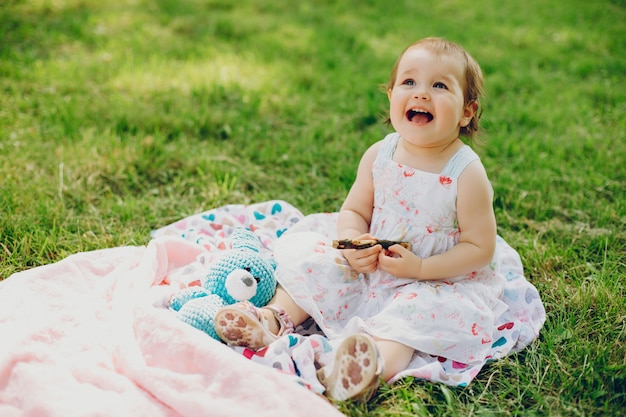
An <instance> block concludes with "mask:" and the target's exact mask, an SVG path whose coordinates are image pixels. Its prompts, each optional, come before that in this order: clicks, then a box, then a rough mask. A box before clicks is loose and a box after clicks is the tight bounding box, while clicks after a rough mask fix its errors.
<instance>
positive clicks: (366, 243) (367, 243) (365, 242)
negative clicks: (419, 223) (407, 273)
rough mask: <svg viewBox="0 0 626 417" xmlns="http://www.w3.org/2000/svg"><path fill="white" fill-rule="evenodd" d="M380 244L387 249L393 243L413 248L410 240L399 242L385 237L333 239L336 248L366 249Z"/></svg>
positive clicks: (409, 248)
mask: <svg viewBox="0 0 626 417" xmlns="http://www.w3.org/2000/svg"><path fill="white" fill-rule="evenodd" d="M375 245H380V246H382V247H383V248H385V249H389V247H390V246H393V245H401V246H404V247H405V248H406V249H408V250H412V246H411V244H410V243H409V242H398V241H395V240H385V239H342V240H333V248H336V249H365V248H371V247H372V246H375Z"/></svg>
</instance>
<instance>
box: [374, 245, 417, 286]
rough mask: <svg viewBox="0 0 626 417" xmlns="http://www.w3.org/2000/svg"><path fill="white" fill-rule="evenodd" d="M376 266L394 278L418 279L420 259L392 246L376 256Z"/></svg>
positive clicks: (402, 248) (401, 248)
mask: <svg viewBox="0 0 626 417" xmlns="http://www.w3.org/2000/svg"><path fill="white" fill-rule="evenodd" d="M378 266H379V268H380V269H381V270H382V271H384V272H387V273H388V274H391V275H393V276H394V277H398V278H415V279H418V278H419V271H420V270H421V268H422V259H421V258H420V257H418V256H417V255H415V254H414V253H413V252H411V251H410V250H407V249H406V248H404V247H402V246H400V245H393V246H390V247H389V249H387V250H386V251H383V252H381V253H380V254H379V255H378Z"/></svg>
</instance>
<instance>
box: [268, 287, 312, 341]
mask: <svg viewBox="0 0 626 417" xmlns="http://www.w3.org/2000/svg"><path fill="white" fill-rule="evenodd" d="M267 306H268V307H269V306H278V307H281V308H282V309H283V310H285V312H286V313H287V316H288V317H289V319H290V320H291V322H292V323H293V324H294V326H298V325H299V324H301V323H302V322H304V321H305V320H306V319H308V318H309V315H308V314H307V313H306V312H305V311H304V310H302V309H301V308H300V307H298V305H297V304H296V303H295V302H294V301H293V299H292V298H291V296H290V295H289V294H288V293H287V291H285V290H284V289H283V288H282V287H280V286H279V287H278V288H276V294H275V295H274V297H273V298H272V299H271V300H270V302H269V303H268V304H267ZM261 311H262V314H263V317H265V318H266V319H267V320H268V324H269V329H268V330H269V331H270V332H272V333H274V334H277V333H278V331H279V329H280V327H279V323H278V320H277V319H276V316H275V315H274V313H273V312H272V311H271V310H269V309H266V308H262V309H261Z"/></svg>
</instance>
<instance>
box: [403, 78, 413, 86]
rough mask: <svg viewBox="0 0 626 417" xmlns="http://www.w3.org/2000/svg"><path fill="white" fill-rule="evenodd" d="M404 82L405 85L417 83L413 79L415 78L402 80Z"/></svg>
mask: <svg viewBox="0 0 626 417" xmlns="http://www.w3.org/2000/svg"><path fill="white" fill-rule="evenodd" d="M402 84H404V85H410V86H413V85H415V81H413V80H411V79H408V80H404V81H403V82H402Z"/></svg>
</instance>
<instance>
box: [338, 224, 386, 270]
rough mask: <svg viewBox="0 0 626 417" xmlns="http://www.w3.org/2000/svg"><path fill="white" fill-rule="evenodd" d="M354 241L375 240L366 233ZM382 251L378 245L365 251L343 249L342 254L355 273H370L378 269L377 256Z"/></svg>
mask: <svg viewBox="0 0 626 417" xmlns="http://www.w3.org/2000/svg"><path fill="white" fill-rule="evenodd" d="M355 239H358V240H368V239H376V237H374V236H372V235H370V234H369V233H366V234H364V235H361V236H358V237H356V238H355ZM381 250H383V247H382V246H380V245H374V246H372V247H369V248H365V249H343V250H342V253H343V256H344V258H346V260H347V261H348V263H349V264H350V266H351V267H352V268H354V270H355V271H356V272H361V273H370V272H374V271H376V269H378V254H379V253H380V251H381Z"/></svg>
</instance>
